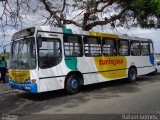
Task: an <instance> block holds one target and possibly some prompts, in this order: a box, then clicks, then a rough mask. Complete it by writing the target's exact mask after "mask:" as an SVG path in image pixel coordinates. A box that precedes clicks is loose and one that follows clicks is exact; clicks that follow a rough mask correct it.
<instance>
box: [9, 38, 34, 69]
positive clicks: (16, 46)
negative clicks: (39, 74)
mask: <svg viewBox="0 0 160 120" xmlns="http://www.w3.org/2000/svg"><path fill="white" fill-rule="evenodd" d="M10 68H11V69H34V68H36V50H35V39H34V38H33V37H31V38H23V39H21V40H17V41H14V42H13V43H12V49H11V61H10Z"/></svg>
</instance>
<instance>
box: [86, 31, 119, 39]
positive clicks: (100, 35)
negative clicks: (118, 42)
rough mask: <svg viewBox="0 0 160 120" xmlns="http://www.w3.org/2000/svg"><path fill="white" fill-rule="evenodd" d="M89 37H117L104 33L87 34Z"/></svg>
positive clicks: (116, 36)
mask: <svg viewBox="0 0 160 120" xmlns="http://www.w3.org/2000/svg"><path fill="white" fill-rule="evenodd" d="M89 34H90V35H91V36H97V37H108V38H118V35H114V34H106V33H99V32H89Z"/></svg>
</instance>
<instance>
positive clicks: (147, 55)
mask: <svg viewBox="0 0 160 120" xmlns="http://www.w3.org/2000/svg"><path fill="white" fill-rule="evenodd" d="M141 43H148V51H149V54H145V55H143V54H142V47H141ZM149 43H150V42H148V41H141V42H140V49H141V56H149V55H150V46H149Z"/></svg>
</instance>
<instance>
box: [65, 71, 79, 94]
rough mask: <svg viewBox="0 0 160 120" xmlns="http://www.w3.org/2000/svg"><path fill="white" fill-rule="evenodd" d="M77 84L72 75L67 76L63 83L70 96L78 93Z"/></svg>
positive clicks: (76, 78)
mask: <svg viewBox="0 0 160 120" xmlns="http://www.w3.org/2000/svg"><path fill="white" fill-rule="evenodd" d="M79 83H80V80H79V78H78V77H77V76H76V75H74V74H71V75H69V76H68V77H67V79H66V83H65V89H66V92H67V93H68V94H70V95H73V94H76V93H78V91H79V87H80V85H79Z"/></svg>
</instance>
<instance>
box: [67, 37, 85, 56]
mask: <svg viewBox="0 0 160 120" xmlns="http://www.w3.org/2000/svg"><path fill="white" fill-rule="evenodd" d="M64 53H65V56H68V57H71V56H72V57H74V56H75V57H81V56H82V55H83V47H82V38H81V36H74V35H64Z"/></svg>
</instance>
